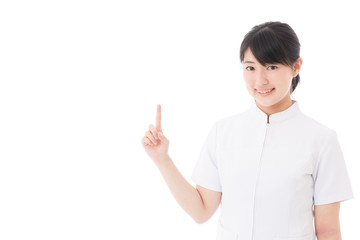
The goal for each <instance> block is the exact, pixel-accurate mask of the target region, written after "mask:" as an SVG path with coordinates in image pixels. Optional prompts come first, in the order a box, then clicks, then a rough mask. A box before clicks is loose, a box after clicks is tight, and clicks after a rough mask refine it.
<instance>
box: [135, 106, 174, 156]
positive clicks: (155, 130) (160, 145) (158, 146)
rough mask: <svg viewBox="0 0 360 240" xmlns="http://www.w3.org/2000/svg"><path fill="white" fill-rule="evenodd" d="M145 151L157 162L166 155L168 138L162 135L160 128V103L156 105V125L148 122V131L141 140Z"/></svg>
mask: <svg viewBox="0 0 360 240" xmlns="http://www.w3.org/2000/svg"><path fill="white" fill-rule="evenodd" d="M141 144H142V145H143V147H144V149H145V151H146V153H147V154H148V155H149V156H150V158H151V159H152V160H153V161H154V162H155V163H159V162H160V161H161V160H162V159H165V158H166V157H167V156H168V149H169V140H168V139H167V138H166V137H165V136H164V134H163V133H162V129H161V105H160V104H158V105H157V111H156V125H155V127H154V125H152V124H150V125H149V131H147V132H145V136H144V137H143V138H142V140H141Z"/></svg>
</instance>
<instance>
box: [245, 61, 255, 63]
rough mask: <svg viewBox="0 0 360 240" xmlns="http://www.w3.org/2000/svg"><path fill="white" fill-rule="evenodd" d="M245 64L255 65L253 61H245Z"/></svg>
mask: <svg viewBox="0 0 360 240" xmlns="http://www.w3.org/2000/svg"><path fill="white" fill-rule="evenodd" d="M244 63H254V62H252V61H245V62H244Z"/></svg>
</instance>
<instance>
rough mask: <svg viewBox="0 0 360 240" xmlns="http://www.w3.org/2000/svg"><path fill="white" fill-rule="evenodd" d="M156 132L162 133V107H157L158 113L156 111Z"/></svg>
mask: <svg viewBox="0 0 360 240" xmlns="http://www.w3.org/2000/svg"><path fill="white" fill-rule="evenodd" d="M155 128H156V130H158V131H160V132H161V105H160V104H158V105H157V111H156V124H155Z"/></svg>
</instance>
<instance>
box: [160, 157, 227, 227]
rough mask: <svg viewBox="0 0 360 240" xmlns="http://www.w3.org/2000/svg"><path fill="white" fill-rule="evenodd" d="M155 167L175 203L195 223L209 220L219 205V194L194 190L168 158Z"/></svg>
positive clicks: (199, 189)
mask: <svg viewBox="0 0 360 240" xmlns="http://www.w3.org/2000/svg"><path fill="white" fill-rule="evenodd" d="M157 167H158V168H159V170H160V172H161V174H162V176H163V177H164V179H165V182H166V183H167V185H168V187H169V189H170V191H171V193H172V194H173V196H174V197H175V199H176V201H177V202H178V203H179V205H180V206H181V207H182V208H183V209H184V210H185V211H186V212H187V213H188V214H189V215H190V216H191V217H192V218H193V219H194V220H195V222H197V223H199V224H201V223H204V222H206V221H207V220H209V219H210V217H211V216H212V215H213V214H214V213H215V211H216V209H217V208H218V206H219V205H220V201H221V192H215V191H212V190H209V189H206V188H203V187H200V186H197V188H194V187H193V186H192V185H191V184H190V183H189V182H188V181H186V179H185V178H184V177H183V176H182V175H181V173H180V172H179V170H178V169H177V168H176V167H175V165H174V163H173V162H172V160H171V159H170V157H167V158H166V159H164V160H163V161H160V162H158V164H157Z"/></svg>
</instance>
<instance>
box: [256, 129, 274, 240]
mask: <svg viewBox="0 0 360 240" xmlns="http://www.w3.org/2000/svg"><path fill="white" fill-rule="evenodd" d="M269 128H270V123H269V122H267V123H266V130H265V137H264V141H263V146H262V149H261V154H260V162H259V169H258V174H257V177H256V185H255V193H254V205H253V206H254V207H253V229H252V240H254V239H255V238H254V237H255V207H256V194H257V188H258V183H259V178H260V171H261V163H262V156H263V152H264V147H265V142H266V137H267V135H268V129H269Z"/></svg>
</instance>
